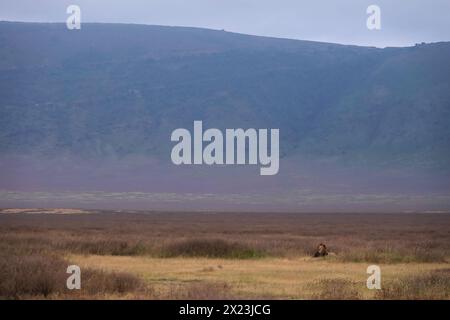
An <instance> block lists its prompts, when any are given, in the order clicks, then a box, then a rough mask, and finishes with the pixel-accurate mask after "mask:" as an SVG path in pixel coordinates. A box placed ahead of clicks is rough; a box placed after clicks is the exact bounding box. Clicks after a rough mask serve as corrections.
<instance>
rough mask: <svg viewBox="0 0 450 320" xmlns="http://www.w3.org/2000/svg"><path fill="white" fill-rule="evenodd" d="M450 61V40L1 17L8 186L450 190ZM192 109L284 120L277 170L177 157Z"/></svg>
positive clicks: (206, 116) (1, 145)
mask: <svg viewBox="0 0 450 320" xmlns="http://www.w3.org/2000/svg"><path fill="white" fill-rule="evenodd" d="M449 57H450V43H448V42H443V43H434V44H421V45H417V46H415V47H408V48H386V49H377V48H367V47H356V46H344V45H338V44H329V43H318V42H311V41H298V40H288V39H275V38H266V37H256V36H248V35H242V34H235V33H229V32H225V31H215V30H206V29H198V28H182V27H161V26H143V25H121V24H83V25H82V29H81V30H76V31H69V30H67V29H66V27H65V25H64V24H40V23H39V24H36V23H11V22H1V23H0V155H1V159H2V162H1V164H0V170H1V171H0V172H1V174H2V175H3V177H4V179H3V181H2V183H1V185H0V188H2V189H4V190H29V189H31V190H34V191H39V190H40V191H42V190H46V191H48V190H55V189H57V190H61V189H62V190H78V191H92V190H109V191H130V190H132V191H142V190H144V191H149V192H150V191H151V192H175V193H176V192H181V191H183V192H188V191H193V192H208V191H211V190H212V192H214V191H215V192H217V193H222V192H225V193H226V192H233V191H236V190H240V191H241V192H242V191H245V192H247V191H249V190H252V191H257V190H259V189H261V188H262V189H264V190H265V191H267V192H270V193H272V194H278V195H279V194H281V193H282V192H285V191H287V190H288V191H289V192H291V191H292V190H297V191H298V190H299V189H301V190H303V191H304V190H311V189H313V190H319V191H320V193H321V194H323V192H331V191H330V190H329V189H330V188H331V189H332V190H334V191H333V192H335V191H336V190H339V192H343V191H342V190H345V192H348V193H349V194H351V193H352V192H354V191H355V190H359V191H361V190H365V191H367V190H369V191H370V192H375V193H376V192H379V191H380V190H381V191H383V192H387V193H388V194H391V195H392V194H397V195H398V194H399V193H401V194H403V193H408V194H409V193H411V194H415V195H418V196H421V195H423V194H428V193H430V192H431V193H433V194H438V195H439V196H443V195H445V196H447V195H448V191H449V190H450V188H449V183H448V181H449V180H448V173H449V171H450V170H449V169H450V166H449V164H450V126H449V123H450V59H449ZM194 120H202V121H203V124H204V126H205V128H212V127H216V128H219V129H225V128H239V127H242V128H244V129H245V128H279V129H280V148H281V153H282V161H281V165H280V166H281V168H280V174H279V175H278V176H277V177H274V178H273V179H272V180H267V179H266V180H264V183H263V185H261V180H260V179H261V178H260V177H257V176H256V175H257V173H256V168H254V169H253V168H203V167H202V168H180V167H174V166H173V165H172V164H171V163H170V150H171V148H172V146H173V143H171V142H170V133H171V132H172V131H173V130H174V129H176V128H188V129H192V124H193V121H194ZM322 164H323V165H322ZM354 168H357V169H354ZM355 170H356V171H355ZM355 172H358V174H357V175H355ZM236 179H237V180H236ZM236 181H238V182H236ZM394 185H395V187H394ZM390 188H391V189H390ZM87 189H89V190H87ZM365 191H364V192H365ZM369 191H367V192H369ZM279 198H280V197H278V199H279ZM427 199H428V200H429V201H428V200H427V201H428V202H427V205H428V203H434V204H436V203H438V204H439V206H438V208H444V207H445V208H449V207H450V201H449V200H448V198H445V199H444V198H443V199H441V200H439V201H437V202H436V201H435V200H430V199H431V198H427ZM213 200H214V199H213ZM213 200H211V201H212V202H211V203H213V202H214V201H213ZM241 201H242V203H244V204H245V203H250V202H251V201H250V200H245V199H244V200H241ZM317 201H319V202H320V201H322V200H317ZM390 201H391V203H392V200H390ZM402 201H408V200H404V199H403V200H402ZM394 202H395V201H394ZM381 203H384V204H385V203H386V199H384V198H383V199H382V201H381ZM388 203H389V201H388ZM288 207H289V206H288ZM297 207H298V205H293V206H291V208H297ZM424 207H427V206H424ZM427 208H428V207H427ZM433 208H434V207H433Z"/></svg>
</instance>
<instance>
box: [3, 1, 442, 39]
mask: <svg viewBox="0 0 450 320" xmlns="http://www.w3.org/2000/svg"><path fill="white" fill-rule="evenodd" d="M70 4H76V5H79V6H80V7H81V12H82V22H120V23H140V24H157V25H176V26H193V27H204V28H211V29H225V30H227V31H234V32H241V33H247V34H254V35H265V36H275V37H284V38H294V39H304V40H316V41H326V42H336V43H343V44H358V45H371V46H379V47H385V46H407V45H412V44H414V43H418V42H436V41H449V40H450V0H0V20H8V21H34V22H65V21H66V19H67V16H68V15H67V14H66V8H67V6H68V5H70ZM371 4H376V5H378V6H379V7H380V8H381V30H373V31H370V30H368V29H367V27H366V19H367V17H368V15H367V14H366V9H367V7H368V6H369V5H371Z"/></svg>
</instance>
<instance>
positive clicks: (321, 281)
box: [69, 255, 450, 299]
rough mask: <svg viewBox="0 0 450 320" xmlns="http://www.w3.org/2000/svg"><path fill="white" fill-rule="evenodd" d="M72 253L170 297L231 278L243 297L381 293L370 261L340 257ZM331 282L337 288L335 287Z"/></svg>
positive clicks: (399, 267)
mask: <svg viewBox="0 0 450 320" xmlns="http://www.w3.org/2000/svg"><path fill="white" fill-rule="evenodd" d="M69 258H70V260H71V261H75V262H76V263H78V264H79V265H80V266H81V267H82V268H83V267H84V268H92V267H97V268H101V269H104V270H108V271H119V272H128V273H132V274H136V275H138V276H139V277H141V278H142V279H144V280H145V281H146V283H148V284H149V285H150V286H151V287H152V288H153V290H155V291H156V292H157V295H161V296H165V295H166V294H167V292H169V291H170V290H172V288H173V287H174V286H175V287H178V288H179V287H183V286H187V285H189V284H192V283H199V284H200V283H204V284H211V283H212V284H222V283H226V284H227V285H228V286H229V288H228V289H229V290H228V291H230V294H231V296H235V297H242V298H273V299H337V298H341V299H353V298H361V299H373V298H379V297H380V296H376V294H377V292H376V291H374V290H368V289H367V287H366V280H367V277H368V275H367V274H366V269H367V266H368V264H367V263H343V262H339V261H336V260H335V259H327V258H326V259H314V258H310V257H304V258H290V259H287V258H264V259H253V260H237V259H211V258H168V259H161V258H152V257H125V256H122V257H118V256H95V255H89V256H86V255H72V256H70V257H69ZM381 269H382V283H386V284H389V283H391V282H393V281H395V280H397V279H398V278H399V276H401V277H404V278H411V279H413V278H415V277H417V276H419V275H421V274H423V273H427V272H432V271H436V270H442V272H445V271H446V270H447V272H448V269H447V265H446V264H442V263H408V264H387V265H381ZM330 287H331V289H333V291H337V292H330ZM341 287H342V288H341ZM447 290H450V288H447ZM447 292H448V291H447ZM344 293H345V295H344V296H342V294H344Z"/></svg>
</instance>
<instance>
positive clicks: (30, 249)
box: [0, 209, 450, 299]
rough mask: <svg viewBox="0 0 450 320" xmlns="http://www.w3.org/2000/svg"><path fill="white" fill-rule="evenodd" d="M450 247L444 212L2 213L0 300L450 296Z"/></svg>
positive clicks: (449, 229) (448, 221)
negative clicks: (77, 286) (72, 283)
mask: <svg viewBox="0 0 450 320" xmlns="http://www.w3.org/2000/svg"><path fill="white" fill-rule="evenodd" d="M60 211H61V213H64V214H58V213H59V212H60ZM449 240H450V215H448V214H444V213H409V214H399V213H391V214H381V213H380V214H317V213H315V214H304V213H297V214H295V213H213V212H209V213H189V212H185V213H181V212H135V211H88V210H84V211H77V210H59V209H56V210H44V209H26V210H1V211H0V297H1V298H6V299H11V298H13V299H35V298H37V299H42V298H46V299H54V298H68V299H84V298H95V299H110V298H120V299H132V298H134V299H220V298H223V299H229V298H243V299H246V298H264V299H266V298H267V299H450V267H449V264H448V262H449V258H450V252H449V249H448V247H447V244H448V243H449ZM320 242H324V243H326V244H327V245H328V247H329V249H330V250H331V251H332V252H334V253H335V255H334V256H329V257H326V258H318V259H317V258H312V257H311V254H312V253H313V251H314V249H315V246H316V245H317V244H318V243H320ZM69 264H77V265H79V266H80V267H81V270H82V289H81V290H79V291H76V292H74V291H69V290H67V289H66V288H65V279H66V278H67V276H68V275H67V274H66V273H65V271H66V270H65V268H66V267H67V265H69ZM370 264H378V265H379V266H380V267H381V271H382V289H381V290H368V289H367V288H366V279H367V277H368V274H366V269H367V266H368V265H370Z"/></svg>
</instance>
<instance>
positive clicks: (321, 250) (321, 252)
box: [314, 243, 328, 258]
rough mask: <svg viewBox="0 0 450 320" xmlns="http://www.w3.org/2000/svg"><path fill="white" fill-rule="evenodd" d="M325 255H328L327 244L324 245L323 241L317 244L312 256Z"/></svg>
mask: <svg viewBox="0 0 450 320" xmlns="http://www.w3.org/2000/svg"><path fill="white" fill-rule="evenodd" d="M327 255H328V250H327V246H326V245H324V244H323V243H321V244H319V245H318V246H317V250H316V252H315V253H314V258H317V257H325V256H327Z"/></svg>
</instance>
